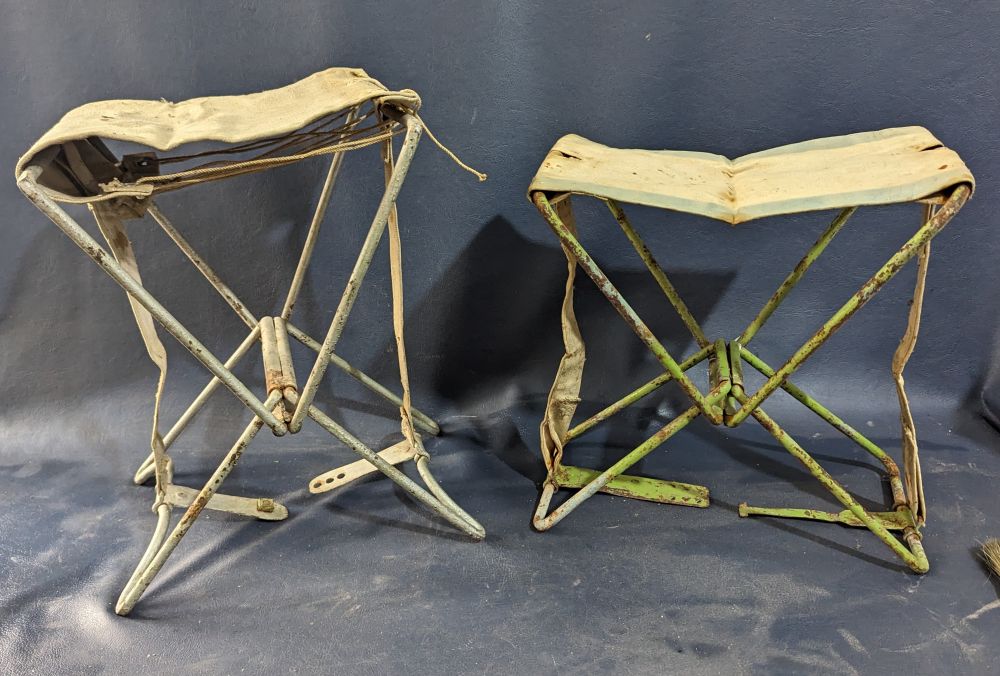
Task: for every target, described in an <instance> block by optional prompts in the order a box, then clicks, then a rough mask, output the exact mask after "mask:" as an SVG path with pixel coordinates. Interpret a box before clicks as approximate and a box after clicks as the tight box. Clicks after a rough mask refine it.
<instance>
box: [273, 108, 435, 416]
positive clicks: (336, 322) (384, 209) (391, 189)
mask: <svg viewBox="0 0 1000 676" xmlns="http://www.w3.org/2000/svg"><path fill="white" fill-rule="evenodd" d="M404 121H405V124H406V137H405V138H404V139H403V144H402V148H401V149H400V151H399V160H398V162H397V164H396V168H395V170H394V171H393V175H392V180H391V181H390V182H389V186H388V187H387V188H386V191H385V193H384V194H383V195H382V201H381V202H380V203H379V206H378V210H377V211H376V213H375V218H374V219H373V220H372V225H371V228H370V229H369V231H368V236H367V237H366V238H365V242H364V244H363V245H362V247H361V252H360V254H359V255H358V259H357V261H356V262H355V264H354V269H353V270H352V271H351V276H350V278H349V279H348V280H347V288H346V289H344V294H343V296H341V298H340V304H339V305H338V306H337V310H336V312H335V313H334V315H333V320H332V321H331V322H330V328H329V329H328V330H327V333H326V337H325V338H324V339H323V344H322V345H321V347H320V350H319V354H317V355H316V361H315V363H314V364H313V367H312V371H310V373H309V377H308V378H307V379H306V382H305V384H304V385H303V386H302V394H301V396H300V405H299V406H298V407H297V408H296V410H295V411H294V412H293V413H292V420H291V422H290V423H289V429H291V430H292V432H297V431H298V430H299V429H301V427H302V421H303V420H304V419H305V417H306V415H307V413H308V410H309V407H310V406H311V405H312V401H313V398H314V397H315V396H316V390H317V389H319V383H320V381H321V380H322V378H323V375H324V374H325V373H326V369H327V367H328V366H329V365H330V355H331V354H332V353H333V351H334V349H335V348H336V346H337V342H338V341H339V340H340V336H341V334H342V333H343V331H344V325H345V323H346V322H347V318H348V316H349V315H350V313H351V309H352V308H353V307H354V301H355V299H356V298H357V295H358V290H359V289H360V287H361V283H362V281H364V278H365V274H366V273H367V272H368V267H369V265H371V261H372V258H373V257H374V255H375V248H376V247H377V246H378V243H379V241H380V240H381V238H382V233H383V232H384V231H385V227H386V224H387V223H388V220H389V213H390V211H391V210H392V208H393V207H394V205H395V203H396V196H397V195H398V194H399V190H400V188H401V187H402V185H403V179H404V178H406V172H407V170H408V169H409V166H410V161H411V160H412V159H413V153H414V152H415V151H416V149H417V143H418V142H419V141H420V134H421V131H422V127H421V125H420V123H419V122H418V121H417V120H416V118H414V117H413V116H411V115H406V116H404Z"/></svg>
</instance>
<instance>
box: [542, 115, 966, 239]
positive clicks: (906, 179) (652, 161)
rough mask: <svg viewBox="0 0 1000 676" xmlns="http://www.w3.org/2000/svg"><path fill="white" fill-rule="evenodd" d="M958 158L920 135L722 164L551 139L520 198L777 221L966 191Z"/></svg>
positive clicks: (872, 138)
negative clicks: (591, 200)
mask: <svg viewBox="0 0 1000 676" xmlns="http://www.w3.org/2000/svg"><path fill="white" fill-rule="evenodd" d="M973 182H974V181H973V177H972V173H971V172H970V171H969V169H968V168H967V167H966V166H965V163H963V162H962V159H961V158H960V157H959V156H958V154H957V153H956V152H955V151H953V150H950V149H948V148H945V147H944V146H942V145H941V142H940V141H938V140H937V139H936V138H934V136H933V135H932V134H931V133H930V132H929V131H927V130H926V129H924V128H923V127H899V128H896V129H883V130H881V131H871V132H862V133H859V134H848V135H846V136H833V137H830V138H821V139H816V140H813V141H805V142H802V143H794V144H792V145H786V146H780V147H778V148H773V149H771V150H765V151H763V152H758V153H752V154H750V155H744V156H743V157H740V158H738V159H735V160H730V159H728V158H726V157H723V156H722V155H713V154H711V153H698V152H684V151H678V150H633V149H629V150H625V149H618V148H609V147H607V146H604V145H601V144H600V143H595V142H593V141H588V140H587V139H585V138H583V137H582V136H577V135H575V134H570V135H568V136H564V137H562V138H561V139H559V140H558V141H557V142H556V144H555V146H553V147H552V150H550V151H549V154H548V155H547V156H546V158H545V161H544V162H542V166H541V167H540V168H539V170H538V173H537V174H535V178H534V179H533V180H532V181H531V186H530V187H529V189H528V190H529V192H534V191H537V190H541V191H545V192H551V193H564V192H568V193H576V194H582V195H592V196H594V197H609V198H611V199H614V200H617V201H619V202H628V203H631V204H644V205H646V206H651V207H658V208H661V209H671V210H673V211H683V212H686V213H691V214H699V215H701V216H707V217H709V218H716V219H718V220H721V221H725V222H727V223H731V224H734V225H735V224H737V223H743V222H745V221H749V220H752V219H754V218H762V217H764V216H775V215H778V214H790V213H798V212H802V211H816V210H819V209H837V208H843V207H850V206H862V205H868V204H893V203H898V202H912V201H914V200H918V199H921V198H924V197H927V196H929V195H933V194H935V193H939V192H941V191H943V190H946V189H947V188H950V187H952V186H955V185H958V184H960V183H969V184H970V185H971V184H973Z"/></svg>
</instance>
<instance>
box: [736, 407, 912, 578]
mask: <svg viewBox="0 0 1000 676" xmlns="http://www.w3.org/2000/svg"><path fill="white" fill-rule="evenodd" d="M736 396H737V398H738V399H739V400H740V401H741V402H743V404H744V406H745V405H746V401H748V397H747V396H746V395H745V394H743V393H742V392H741V391H739V390H737V391H736ZM752 415H753V417H754V419H755V420H756V421H757V422H758V423H760V425H761V427H763V428H764V429H765V430H767V431H768V432H769V433H770V434H771V436H773V437H774V438H775V439H776V440H777V441H778V443H780V444H781V445H782V446H783V447H784V448H785V450H787V451H788V452H789V453H791V454H792V455H793V456H794V457H795V458H796V459H797V460H798V461H799V462H801V463H802V465H803V466H804V467H805V468H806V470H808V472H809V473H810V474H812V475H813V476H814V477H816V479H817V480H818V481H819V482H820V483H821V484H823V487H824V488H826V489H827V490H828V491H830V493H831V494H832V495H833V496H834V497H835V498H836V499H837V501H838V502H840V504H842V505H844V507H846V508H847V509H848V511H850V513H851V514H852V515H853V516H854V517H855V518H856V519H857V520H858V521H859V522H860V523H861V524H862V525H863V526H864V527H865V528H867V529H868V530H870V531H871V532H872V533H874V534H875V536H876V537H877V538H878V539H879V540H881V541H882V542H884V543H885V544H886V545H887V546H888V547H889V548H890V549H891V550H892V551H893V552H895V553H896V555H897V556H899V558H901V559H902V560H903V561H904V562H905V563H906V565H908V566H909V567H910V568H912V569H913V570H914V571H916V572H918V573H926V572H927V571H928V570H929V569H930V564H929V563H928V561H927V556H926V555H925V554H924V550H923V546H922V545H921V544H920V534H919V533H918V532H917V530H916V528H915V527H913V526H909V527H905V528H904V529H903V538H904V539H905V540H906V545H904V544H903V543H902V542H900V541H899V540H898V539H897V538H896V537H895V536H894V535H893V534H892V533H890V532H889V529H888V528H887V527H886V525H885V524H884V523H883V522H882V520H881V519H880V518H879V517H876V516H873V515H872V514H870V513H869V512H868V511H866V510H865V508H864V507H862V506H861V505H860V504H859V503H858V502H857V500H855V499H854V498H853V496H851V494H850V493H848V492H847V489H845V488H844V487H843V486H841V485H840V484H839V483H838V482H837V481H836V479H834V478H833V477H832V476H830V474H829V473H828V472H827V471H826V470H825V469H823V467H822V466H821V465H820V464H819V463H818V462H816V460H815V459H814V458H813V457H812V456H811V455H809V454H808V453H807V452H806V451H805V449H803V448H802V447H801V446H800V445H799V444H798V443H797V442H796V441H795V440H794V439H793V438H792V437H791V436H790V435H789V434H788V432H786V431H785V430H783V429H782V428H781V427H780V426H779V425H778V424H777V423H776V422H774V420H772V419H771V417H770V416H768V415H767V414H766V413H765V412H764V411H763V410H761V408H760V407H757V408H755V409H753V413H752ZM752 513H754V512H752V511H749V510H748V509H746V508H743V509H741V515H743V514H746V515H749V514H752ZM798 516H799V518H810V517H807V516H805V515H804V514H801V515H798ZM824 520H825V519H824ZM907 545H909V547H907Z"/></svg>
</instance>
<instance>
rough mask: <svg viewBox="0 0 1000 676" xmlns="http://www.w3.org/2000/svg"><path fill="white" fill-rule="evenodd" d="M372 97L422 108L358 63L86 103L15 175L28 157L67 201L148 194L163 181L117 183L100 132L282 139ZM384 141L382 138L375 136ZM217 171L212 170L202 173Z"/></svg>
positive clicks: (118, 137)
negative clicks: (209, 89) (157, 97)
mask: <svg viewBox="0 0 1000 676" xmlns="http://www.w3.org/2000/svg"><path fill="white" fill-rule="evenodd" d="M368 102H371V103H372V104H374V105H375V106H377V107H383V106H392V107H394V108H396V109H397V110H400V111H405V112H411V113H416V112H417V111H418V110H419V109H420V97H419V96H418V95H417V93H416V92H414V91H412V90H410V89H404V90H400V91H391V90H389V89H387V88H386V87H385V86H384V85H383V84H382V83H380V82H379V81H378V80H375V79H373V78H371V77H369V76H368V74H367V73H365V71H363V70H361V69H360V68H328V69H327V70H324V71H320V72H318V73H315V74H313V75H310V76H309V77H307V78H305V79H303V80H300V81H298V82H295V83H293V84H290V85H288V86H286V87H281V88H279V89H273V90H269V91H264V92H259V93H255V94H244V95H240V96H208V97H202V98H196V99H190V100H188V101H182V102H180V103H169V102H167V101H138V100H114V101H98V102H95V103H88V104H86V105H83V106H80V107H78V108H75V109H73V110H71V111H70V112H68V113H67V114H66V115H65V116H64V117H63V118H62V119H61V120H60V121H59V122H58V123H57V124H56V125H55V126H54V127H52V129H50V130H49V131H48V132H46V133H45V134H44V135H43V136H42V137H41V138H40V139H38V141H36V142H35V143H34V144H33V145H32V146H31V148H30V149H29V150H28V151H27V152H26V153H25V154H24V155H23V156H22V157H21V158H20V159H19V160H18V162H17V167H16V168H15V174H16V175H17V176H20V174H21V172H22V171H23V170H24V169H25V167H27V166H28V165H29V164H37V165H39V166H41V167H42V168H43V173H42V175H41V176H40V177H39V185H41V186H42V188H43V189H45V190H46V192H47V193H48V194H49V195H50V196H51V197H52V198H53V199H56V200H59V201H63V202H95V201H101V200H107V199H111V198H114V197H121V196H132V197H145V196H148V195H150V194H152V193H153V192H155V191H156V190H157V189H158V188H160V187H165V186H163V184H164V181H162V180H156V179H142V180H137V181H134V182H133V183H131V184H129V183H123V182H122V181H120V180H117V182H116V179H117V177H116V176H115V175H114V169H113V164H114V160H115V159H116V158H114V157H113V156H110V157H109V156H108V153H107V151H106V149H105V148H104V147H103V143H101V142H100V141H99V139H110V140H115V141H126V142H130V143H134V144H137V145H139V146H143V147H144V148H148V149H155V150H159V151H168V150H172V149H175V148H179V147H182V146H185V145H187V144H191V143H201V142H217V143H220V144H242V143H247V142H251V141H258V140H263V139H273V138H281V137H283V136H285V135H288V134H291V133H294V132H296V131H298V130H301V129H302V128H304V127H306V126H307V125H309V124H310V123H313V122H315V121H317V120H320V119H322V118H324V117H327V116H330V115H332V114H334V113H338V112H341V111H345V110H348V109H351V108H354V107H356V106H360V105H362V104H365V103H368ZM95 139H97V140H98V142H97V143H96V144H95V143H94V140H95ZM380 140H383V138H381V137H379V138H374V139H372V140H371V141H369V142H371V143H374V142H378V141H380ZM323 152H331V149H330V148H324V147H320V148H316V149H312V150H311V151H309V152H307V153H295V154H292V155H290V156H287V157H285V156H281V157H272V158H269V159H268V160H267V162H265V163H263V164H261V165H260V168H267V167H269V166H275V165H278V164H283V163H288V162H294V161H298V160H300V159H303V158H304V157H308V156H310V155H313V154H321V153H323ZM60 164H61V165H62V166H59V165H60ZM109 165H110V166H109ZM67 166H68V167H69V168H70V169H72V170H73V171H74V172H79V174H80V175H79V176H78V177H77V178H78V179H80V180H86V178H87V177H86V174H88V173H89V174H91V175H93V177H94V179H95V181H96V184H97V185H100V186H102V187H101V189H100V190H99V191H93V192H95V193H96V194H85V192H86V191H81V190H79V189H78V187H77V186H75V185H74V184H73V183H72V182H68V181H67V180H66V178H65V176H64V174H65V167H67ZM213 177H215V176H213V175H212V174H211V173H210V172H209V173H206V174H204V175H201V176H198V177H196V178H202V179H203V180H207V179H208V178H213ZM102 179H103V180H102Z"/></svg>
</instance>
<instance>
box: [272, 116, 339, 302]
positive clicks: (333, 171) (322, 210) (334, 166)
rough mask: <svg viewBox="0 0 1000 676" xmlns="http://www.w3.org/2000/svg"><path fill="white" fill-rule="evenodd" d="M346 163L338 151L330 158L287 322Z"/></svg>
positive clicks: (290, 292) (289, 299) (294, 280)
mask: <svg viewBox="0 0 1000 676" xmlns="http://www.w3.org/2000/svg"><path fill="white" fill-rule="evenodd" d="M356 116H357V111H356V110H353V111H351V112H350V114H349V115H348V116H347V120H346V123H347V124H348V125H350V124H351V123H352V122H353V121H354V118H355V117H356ZM343 163H344V153H336V154H335V155H334V156H333V159H332V160H330V169H329V170H328V171H327V172H326V180H324V181H323V189H322V190H321V191H320V193H319V201H318V202H317V203H316V209H315V211H313V217H312V222H310V223H309V231H308V233H307V234H306V241H305V242H304V243H303V245H302V253H301V254H300V255H299V263H298V265H297V266H296V267H295V274H294V275H293V276H292V283H291V284H290V285H289V287H288V294H287V295H286V296H285V305H284V306H283V307H282V309H281V318H282V319H284V320H285V321H286V322H287V321H288V320H289V319H291V318H292V311H293V310H294V309H295V302H296V301H297V300H298V298H299V291H300V290H301V289H302V282H303V281H305V278H306V271H307V270H308V269H309V262H310V261H311V260H312V254H313V249H315V248H316V240H317V238H318V237H319V228H320V225H321V224H322V223H323V217H324V216H325V215H326V208H327V206H328V205H329V203H330V195H331V194H332V193H333V186H334V185H335V184H336V183H337V175H338V174H339V173H340V167H341V165H342V164H343Z"/></svg>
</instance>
